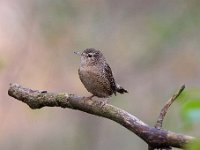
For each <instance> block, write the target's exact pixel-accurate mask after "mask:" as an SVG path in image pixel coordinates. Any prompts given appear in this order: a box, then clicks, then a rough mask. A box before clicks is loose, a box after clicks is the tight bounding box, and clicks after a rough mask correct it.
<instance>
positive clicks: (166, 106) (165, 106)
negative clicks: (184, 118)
mask: <svg viewBox="0 0 200 150" xmlns="http://www.w3.org/2000/svg"><path fill="white" fill-rule="evenodd" d="M184 89H185V85H182V86H181V88H180V89H179V91H178V92H177V93H176V94H174V95H173V96H172V97H171V98H170V99H169V100H168V101H167V102H166V103H165V105H164V107H163V108H162V109H161V111H160V115H159V117H158V120H157V122H156V125H155V128H157V129H160V128H162V123H163V120H164V117H165V115H166V114H167V111H168V109H169V107H170V106H171V104H172V103H173V102H174V101H175V100H176V99H177V98H178V97H179V95H180V94H181V93H182V92H183V90H184Z"/></svg>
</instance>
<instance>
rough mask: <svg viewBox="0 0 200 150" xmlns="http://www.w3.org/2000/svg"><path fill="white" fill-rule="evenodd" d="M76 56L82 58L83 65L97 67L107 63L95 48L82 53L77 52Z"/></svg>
mask: <svg viewBox="0 0 200 150" xmlns="http://www.w3.org/2000/svg"><path fill="white" fill-rule="evenodd" d="M75 54H78V55H80V56H81V65H96V64H99V63H104V62H105V58H104V56H103V54H102V53H101V51H99V50H96V49H94V48H88V49H85V50H84V51H83V52H82V53H80V52H75Z"/></svg>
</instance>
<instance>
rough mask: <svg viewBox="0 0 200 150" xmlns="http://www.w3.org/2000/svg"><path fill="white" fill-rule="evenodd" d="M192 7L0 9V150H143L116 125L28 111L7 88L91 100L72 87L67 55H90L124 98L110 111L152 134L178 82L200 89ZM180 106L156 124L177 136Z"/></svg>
mask: <svg viewBox="0 0 200 150" xmlns="http://www.w3.org/2000/svg"><path fill="white" fill-rule="evenodd" d="M199 27H200V1H198V0H190V1H187V0H169V1H159V0H151V1H149V0H129V1H128V0H124V1H120V0H107V1H106V0H101V1H100V0H83V1H81V0H74V1H64V0H57V1H54V0H42V1H39V0H29V1H26V0H1V1H0V83H1V84H0V91H1V92H0V149H2V150H11V149H15V150H27V149H28V150H36V149H43V150H54V149H59V150H64V149H73V150H80V149H81V150H88V149H89V150H101V149H111V150H112V149H113V150H114V149H115V150H121V149H124V150H126V149H127V150H128V149H135V150H136V149H146V147H147V145H146V144H145V143H144V142H143V141H141V140H140V139H139V138H138V137H136V136H135V135H134V134H132V133H131V132H129V131H128V130H126V129H125V128H123V127H121V126H119V125H118V124H116V123H114V122H112V121H109V120H106V119H102V118H99V117H94V116H91V115H88V114H85V113H82V112H78V111H73V110H68V109H60V108H44V109H41V110H31V109H30V108H28V106H26V105H25V104H23V103H21V102H18V101H16V100H14V99H13V98H11V97H9V96H8V95H7V90H8V87H9V83H15V82H16V83H19V84H22V85H23V86H25V87H31V88H33V89H40V90H47V91H54V92H70V93H75V94H78V95H90V94H89V93H88V92H87V91H86V90H85V88H84V87H83V85H82V84H81V82H80V80H79V78H78V75H77V69H78V65H79V58H78V57H77V56H76V55H74V54H73V51H77V50H80V51H81V50H83V49H85V48H89V47H94V48H97V49H101V50H102V51H103V53H104V55H105V56H106V58H107V61H108V62H109V64H110V66H111V67H112V70H113V72H114V75H115V78H116V80H117V81H118V82H119V83H120V84H121V85H123V86H124V87H125V88H126V89H128V90H129V94H126V95H118V96H117V97H115V96H113V97H112V98H111V99H110V103H111V104H113V105H116V106H118V107H121V108H123V109H125V110H127V111H129V112H130V113H132V114H134V115H136V116H137V117H139V118H140V119H142V120H143V121H144V122H146V123H148V124H150V125H152V126H153V125H154V123H155V121H156V118H157V116H158V113H159V111H160V109H161V107H162V105H163V104H164V102H165V101H166V100H167V99H168V98H169V97H170V96H171V95H172V93H173V92H174V91H175V90H177V89H178V88H179V87H180V85H181V84H183V83H185V84H186V87H187V88H193V87H199V84H200V66H199V64H200V42H199V41H200V30H199ZM179 108H180V105H179V103H174V104H173V106H172V107H171V108H170V111H169V113H168V115H167V117H166V118H165V119H166V120H165V122H164V127H165V128H166V129H169V130H173V131H177V132H182V133H186V134H190V135H193V136H197V135H198V133H199V131H200V127H199V126H198V125H197V126H194V127H193V128H192V129H190V130H187V131H185V130H183V128H182V120H181V119H180V114H179Z"/></svg>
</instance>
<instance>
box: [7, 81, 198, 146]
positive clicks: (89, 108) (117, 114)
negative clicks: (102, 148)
mask: <svg viewBox="0 0 200 150" xmlns="http://www.w3.org/2000/svg"><path fill="white" fill-rule="evenodd" d="M8 94H9V95H10V96H12V97H14V98H16V99H17V100H19V101H22V102H24V103H26V104H27V105H28V106H29V107H30V108H32V109H40V108H42V107H61V108H70V109H76V110H80V111H83V112H87V113H89V114H93V115H96V116H101V117H105V118H108V119H110V120H113V121H115V122H117V123H119V124H120V125H122V126H124V127H125V128H127V129H128V130H130V131H132V132H133V133H135V134H136V135H137V136H139V137H140V138H141V139H143V140H144V141H145V142H146V143H147V144H148V145H149V146H151V147H153V148H164V147H169V146H171V147H177V148H184V147H185V145H186V144H187V143H189V142H191V141H192V140H194V139H195V138H194V137H191V136H187V135H182V134H178V133H174V132H171V131H167V130H163V129H156V128H155V127H151V126H149V125H147V124H145V123H144V122H142V121H141V120H139V119H138V118H137V117H135V116H133V115H131V114H129V113H128V112H126V111H124V110H122V109H120V108H117V107H115V106H112V105H109V104H105V105H103V106H102V103H101V102H99V101H98V100H95V99H93V100H91V99H88V98H85V97H78V96H75V95H73V94H66V93H60V94H56V93H49V92H46V91H45V92H42V91H38V90H32V89H29V88H24V87H22V86H20V85H18V84H11V85H10V88H9V90H8Z"/></svg>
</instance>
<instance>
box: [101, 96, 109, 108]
mask: <svg viewBox="0 0 200 150" xmlns="http://www.w3.org/2000/svg"><path fill="white" fill-rule="evenodd" d="M108 100H109V98H106V99H103V100H102V101H101V107H103V106H104V105H106V104H107V103H108Z"/></svg>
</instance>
